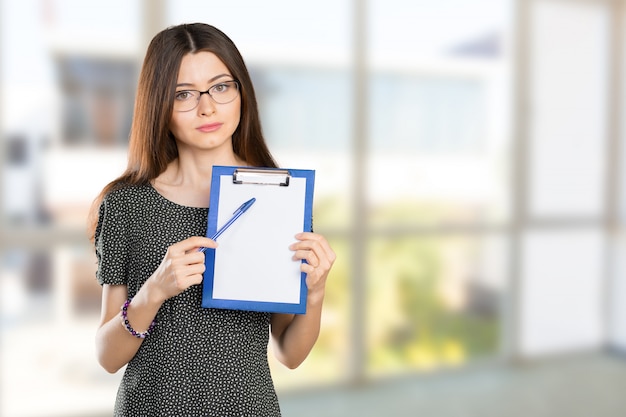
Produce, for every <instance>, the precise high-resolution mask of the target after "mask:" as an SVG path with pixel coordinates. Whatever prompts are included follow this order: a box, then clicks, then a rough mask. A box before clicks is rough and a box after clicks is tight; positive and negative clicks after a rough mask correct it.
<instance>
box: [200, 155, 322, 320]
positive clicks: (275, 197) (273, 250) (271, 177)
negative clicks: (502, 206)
mask: <svg viewBox="0 0 626 417" xmlns="http://www.w3.org/2000/svg"><path fill="white" fill-rule="evenodd" d="M314 183H315V171H313V170H303V169H278V168H251V167H235V166H218V165H216V166H214V167H213V174H212V179H211V195H210V198H211V200H210V202H209V215H208V219H207V233H206V235H207V236H209V237H210V236H213V235H214V234H215V232H216V231H217V230H218V229H219V228H220V227H221V226H222V225H224V224H225V223H226V222H227V221H228V220H229V218H230V217H231V216H232V215H233V212H234V211H236V210H237V208H238V207H240V206H241V204H242V203H244V202H246V201H248V200H250V199H251V198H255V199H256V200H255V202H254V204H253V205H252V206H251V207H250V208H249V209H248V210H247V211H246V212H245V213H244V214H243V215H241V216H240V217H239V218H238V219H237V221H236V222H234V223H233V224H232V225H231V226H230V227H229V228H228V229H227V230H225V231H224V232H223V233H222V234H221V236H220V237H219V238H218V239H217V241H218V243H219V246H218V248H217V249H206V251H205V266H206V270H205V272H204V280H203V283H202V307H205V308H220V309H232V310H250V311H263V312H272V313H293V314H304V313H306V297H307V288H306V274H305V273H303V272H301V271H300V264H301V262H304V261H294V260H293V259H292V256H293V251H291V250H289V245H290V244H292V243H294V242H295V241H296V239H295V237H294V236H295V235H296V233H299V232H302V231H311V230H312V219H313V188H314Z"/></svg>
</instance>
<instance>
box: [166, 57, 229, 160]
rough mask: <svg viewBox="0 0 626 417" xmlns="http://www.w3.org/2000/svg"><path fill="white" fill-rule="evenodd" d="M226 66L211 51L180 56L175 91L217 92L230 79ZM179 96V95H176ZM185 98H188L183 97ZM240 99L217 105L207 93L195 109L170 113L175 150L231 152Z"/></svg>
mask: <svg viewBox="0 0 626 417" xmlns="http://www.w3.org/2000/svg"><path fill="white" fill-rule="evenodd" d="M233 79H234V78H233V76H232V75H231V74H230V72H229V71H228V69H227V68H226V65H224V63H223V62H222V61H220V59H219V58H218V57H217V56H216V55H215V54H213V53H211V52H198V53H195V54H187V55H185V56H184V57H183V59H182V61H181V65H180V70H179V72H178V80H177V83H176V92H177V95H179V97H185V96H186V95H185V93H180V92H182V91H184V90H197V91H207V90H209V89H211V88H212V87H214V86H218V87H216V88H215V89H213V90H212V92H213V91H221V89H222V86H220V84H221V83H224V82H225V81H231V80H233ZM179 93H180V94H182V95H180V94H179ZM187 96H188V95H187ZM240 110H241V96H240V95H239V94H237V97H236V98H235V99H234V100H233V101H231V102H230V103H226V104H218V103H216V102H215V101H214V100H213V98H211V97H209V95H208V94H202V95H201V96H200V101H199V102H198V106H197V107H196V108H195V109H193V110H189V111H177V110H174V111H173V112H172V118H171V120H170V130H171V132H172V133H173V134H174V137H175V138H176V142H177V144H178V150H179V153H180V152H184V151H185V149H191V150H192V151H199V150H221V151H229V152H232V137H233V132H235V129H237V126H238V125H239V118H240Z"/></svg>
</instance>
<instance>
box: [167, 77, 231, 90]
mask: <svg viewBox="0 0 626 417" xmlns="http://www.w3.org/2000/svg"><path fill="white" fill-rule="evenodd" d="M223 77H230V78H232V77H233V76H232V75H230V74H220V75H216V76H215V77H213V78H211V79H210V80H209V81H208V83H209V84H211V83H212V82H214V81H217V80H219V79H220V78H223ZM193 85H194V84H193V83H180V84H176V87H192V86H193Z"/></svg>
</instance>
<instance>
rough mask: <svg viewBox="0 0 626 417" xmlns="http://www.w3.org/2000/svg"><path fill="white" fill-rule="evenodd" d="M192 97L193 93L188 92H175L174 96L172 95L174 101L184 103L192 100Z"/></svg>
mask: <svg viewBox="0 0 626 417" xmlns="http://www.w3.org/2000/svg"><path fill="white" fill-rule="evenodd" d="M193 96H194V93H193V91H189V90H182V91H177V92H176V95H174V100H178V101H186V100H190V99H191V98H193Z"/></svg>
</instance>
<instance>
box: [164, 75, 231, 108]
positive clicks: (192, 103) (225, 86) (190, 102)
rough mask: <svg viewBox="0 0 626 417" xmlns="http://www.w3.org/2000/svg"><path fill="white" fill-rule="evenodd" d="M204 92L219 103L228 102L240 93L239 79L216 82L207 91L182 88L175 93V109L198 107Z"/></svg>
mask: <svg viewBox="0 0 626 417" xmlns="http://www.w3.org/2000/svg"><path fill="white" fill-rule="evenodd" d="M202 94H208V95H209V96H210V97H211V98H212V99H213V101H214V102H216V103H217V104H228V103H230V102H231V101H233V100H234V99H236V98H237V96H238V95H239V81H237V80H231V81H224V82H221V83H219V84H215V85H214V86H212V87H211V88H209V89H208V90H206V91H198V90H180V91H177V92H176V94H175V95H174V110H175V111H191V110H193V109H195V108H196V107H198V104H199V103H200V98H201V97H202Z"/></svg>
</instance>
